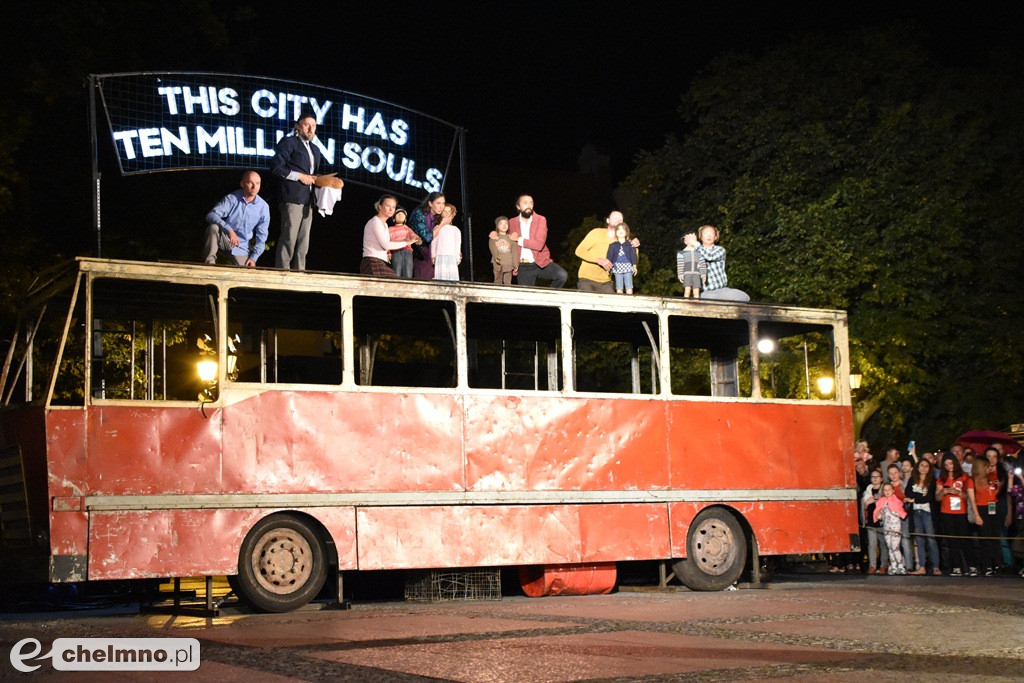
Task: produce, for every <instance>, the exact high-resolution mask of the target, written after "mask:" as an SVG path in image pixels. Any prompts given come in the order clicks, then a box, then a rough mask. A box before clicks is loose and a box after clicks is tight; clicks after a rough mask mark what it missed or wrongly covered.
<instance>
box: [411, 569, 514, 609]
mask: <svg viewBox="0 0 1024 683" xmlns="http://www.w3.org/2000/svg"><path fill="white" fill-rule="evenodd" d="M405 599H406V601H407V602H448V601H452V600H501V570H499V569H496V568H491V569H425V570H420V571H410V572H407V573H406V577H405Z"/></svg>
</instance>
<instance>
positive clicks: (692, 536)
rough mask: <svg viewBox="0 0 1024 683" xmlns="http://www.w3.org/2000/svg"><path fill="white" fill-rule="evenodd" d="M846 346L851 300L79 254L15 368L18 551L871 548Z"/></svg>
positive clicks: (679, 564) (285, 572)
mask: <svg viewBox="0 0 1024 683" xmlns="http://www.w3.org/2000/svg"><path fill="white" fill-rule="evenodd" d="M848 358H849V354H848V337H847V319H846V314H845V313H844V312H842V311H830V310H812V309H806V308H791V307H781V306H767V305H753V304H725V303H715V302H710V301H699V300H683V299H672V298H657V297H645V296H635V297H633V296H622V295H600V294H593V293H584V292H576V291H568V290H549V289H542V288H525V287H502V286H496V285H490V284H482V283H438V282H417V281H406V280H384V279H373V278H366V277H361V276H354V275H342V274H332V273H315V272H305V273H301V272H300V273H296V272H287V271H278V270H270V269H255V270H254V269H243V268H237V269H236V268H225V267H220V266H207V265H195V264H170V263H140V262H127V261H115V260H104V259H92V258H79V259H77V260H76V261H74V262H73V263H72V264H69V265H67V266H65V267H62V268H57V269H55V270H53V271H51V272H49V273H46V274H44V275H43V276H40V278H39V279H38V280H37V282H36V284H35V285H34V286H33V289H32V291H31V292H30V293H29V295H28V297H27V298H26V302H25V307H24V310H23V312H22V315H21V317H20V322H19V329H18V331H17V334H16V337H15V338H14V341H13V343H12V344H11V348H10V350H9V352H8V354H7V356H6V359H5V364H4V367H3V373H2V376H0V380H2V381H0V385H2V390H3V394H2V396H3V410H2V414H0V446H2V448H3V450H2V451H0V453H2V454H0V467H2V470H0V482H3V487H2V488H0V513H2V524H3V526H2V530H3V537H2V542H3V545H4V547H5V550H4V555H5V561H6V562H8V563H12V562H20V563H22V565H23V566H22V567H21V568H18V569H16V571H27V569H26V567H27V568H31V567H33V566H34V567H43V568H44V569H45V575H44V578H45V579H46V580H49V581H52V582H77V581H89V580H103V579H137V578H153V577H179V576H202V575H206V576H210V575H231V576H237V580H236V581H235V583H236V585H237V587H238V590H239V592H240V593H241V594H242V595H243V597H245V598H246V599H248V600H249V601H250V602H252V603H254V604H255V605H257V606H258V607H261V608H262V609H266V610H278V611H283V610H288V609H294V608H296V607H298V606H301V605H302V604H304V603H305V602H308V601H309V600H310V599H312V598H313V597H314V596H315V595H316V594H317V593H318V592H319V591H320V590H321V588H322V586H323V584H324V581H325V577H327V576H328V575H329V573H330V572H347V571H352V570H380V569H423V568H469V567H473V568H479V567H490V568H493V567H509V566H518V567H534V568H536V567H540V568H542V570H547V571H551V572H557V571H562V570H564V571H569V570H571V569H572V568H574V567H580V566H588V565H589V566H594V565H600V566H604V567H609V566H610V567H614V566H615V565H614V563H616V562H624V561H632V560H661V561H666V562H671V563H672V567H673V569H674V572H675V574H676V575H677V576H678V578H679V579H680V580H681V581H682V582H683V583H685V584H686V585H687V586H690V587H691V588H694V589H701V590H718V589H722V588H725V587H728V586H730V585H731V584H733V583H734V582H736V581H737V580H738V579H739V578H740V576H741V574H742V573H743V571H744V569H745V567H749V566H750V563H751V561H752V557H757V556H758V555H761V556H763V555H771V554H794V553H817V552H843V551H849V550H851V549H852V548H856V547H857V513H856V508H855V478H854V472H853V468H852V463H851V462H850V458H849V448H850V444H851V443H852V439H853V435H852V413H851V409H850V389H849V386H850V385H849V380H848V377H849V361H848ZM200 366H202V367H203V368H204V370H205V374H203V376H202V377H200V375H199V373H197V367H200ZM819 377H820V378H824V379H825V380H831V381H832V383H833V387H834V390H832V389H829V388H828V387H827V386H826V387H824V389H821V390H819V389H818V388H816V386H815V383H814V382H812V379H815V380H816V379H818V378H819Z"/></svg>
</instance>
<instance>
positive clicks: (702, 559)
mask: <svg viewBox="0 0 1024 683" xmlns="http://www.w3.org/2000/svg"><path fill="white" fill-rule="evenodd" d="M693 547H694V550H695V551H696V553H695V556H694V558H693V559H694V560H695V561H696V562H697V563H699V564H700V568H701V570H702V571H704V572H705V573H707V574H712V575H714V576H721V575H722V574H724V573H725V572H726V571H728V570H729V568H730V567H731V566H732V559H733V556H734V555H735V553H736V538H735V537H734V536H733V534H732V531H731V530H730V529H729V527H727V526H726V525H725V524H722V523H721V522H720V521H718V520H717V519H708V520H705V521H704V522H702V523H701V524H700V526H698V527H697V529H696V530H695V531H694V543H693Z"/></svg>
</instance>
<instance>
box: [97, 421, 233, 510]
mask: <svg viewBox="0 0 1024 683" xmlns="http://www.w3.org/2000/svg"><path fill="white" fill-rule="evenodd" d="M197 405H198V404H197ZM207 415H208V416H209V417H203V414H202V413H201V412H200V411H199V410H198V409H197V407H195V406H189V407H185V406H154V405H149V404H146V405H138V406H134V405H129V406H124V405H116V406H114V405H103V406H94V407H92V408H91V409H90V410H89V462H88V478H87V480H86V486H87V487H88V489H87V490H86V491H85V492H84V493H85V494H86V495H88V494H94V495H95V494H109V495H113V494H135V495H143V494H159V493H219V492H222V491H223V486H222V483H221V457H220V444H221V422H220V420H219V419H218V417H219V416H218V415H217V413H216V411H214V410H209V409H208V410H207Z"/></svg>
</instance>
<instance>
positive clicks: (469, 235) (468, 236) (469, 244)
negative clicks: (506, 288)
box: [459, 128, 474, 282]
mask: <svg viewBox="0 0 1024 683" xmlns="http://www.w3.org/2000/svg"><path fill="white" fill-rule="evenodd" d="M459 184H460V185H461V190H462V210H463V211H464V212H465V214H466V229H465V230H464V231H463V239H464V240H465V241H466V255H467V256H469V281H470V282H472V281H473V279H474V273H473V214H472V213H471V212H470V210H469V183H468V182H467V181H466V129H465V128H460V129H459Z"/></svg>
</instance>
